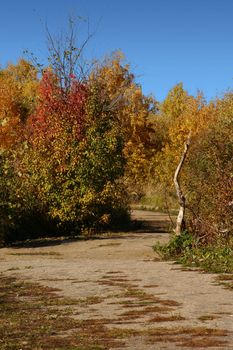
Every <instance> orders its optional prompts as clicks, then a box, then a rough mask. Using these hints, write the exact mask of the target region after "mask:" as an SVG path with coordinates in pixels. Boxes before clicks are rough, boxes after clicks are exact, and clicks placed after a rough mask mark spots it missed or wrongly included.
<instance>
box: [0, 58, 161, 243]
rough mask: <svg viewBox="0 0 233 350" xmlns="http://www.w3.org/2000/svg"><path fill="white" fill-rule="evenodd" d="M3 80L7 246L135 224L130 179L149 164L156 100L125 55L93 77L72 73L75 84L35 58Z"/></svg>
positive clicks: (3, 233) (3, 187) (0, 208)
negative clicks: (39, 66) (39, 69)
mask: <svg viewBox="0 0 233 350" xmlns="http://www.w3.org/2000/svg"><path fill="white" fill-rule="evenodd" d="M0 84H1V89H2V91H4V94H3V95H2V100H1V101H0V105H1V154H0V156H1V169H0V170H1V173H0V175H1V185H0V186H1V198H0V201H1V202H0V211H1V219H0V220H1V238H2V240H3V241H5V242H10V241H13V240H21V239H26V238H35V237H38V236H39V237H40V236H44V235H49V234H52V235H54V234H68V235H71V234H78V233H80V232H84V233H87V234H90V233H91V232H93V231H96V230H100V229H106V228H119V227H124V225H127V224H128V222H129V195H128V192H127V186H128V183H130V181H131V182H132V183H135V181H136V179H137V178H143V176H145V173H146V166H145V163H148V164H149V153H150V151H148V149H147V148H146V146H147V145H148V143H149V142H150V141H149V140H150V135H149V130H150V129H151V127H150V123H149V122H148V120H147V119H148V115H149V114H150V113H151V110H152V103H154V101H152V100H151V99H149V98H146V97H145V96H144V95H143V94H142V91H141V88H140V87H139V86H138V85H136V84H135V82H134V77H133V75H132V74H131V73H130V71H129V66H127V65H125V66H124V65H123V64H121V58H120V56H119V55H114V56H113V58H112V59H109V60H107V61H105V62H104V63H103V64H102V65H98V66H96V67H94V69H93V70H92V72H91V74H90V75H89V76H88V77H87V79H86V80H85V81H84V80H80V79H77V78H76V77H75V75H74V74H72V76H71V77H70V85H69V87H68V88H67V86H65V87H63V86H61V84H60V80H59V77H58V76H57V75H56V74H55V72H54V71H53V69H52V68H48V69H46V70H44V72H43V75H42V76H41V77H40V78H38V77H37V76H36V74H35V69H34V68H33V66H31V65H30V64H29V63H28V62H26V61H20V62H19V63H18V65H16V66H9V67H7V68H6V69H5V70H2V71H1V75H0ZM30 93H31V96H30ZM148 164H147V166H149V165H148ZM142 169H143V174H140V172H141V173H142ZM129 172H130V173H131V174H130V176H129ZM126 178H127V181H126ZM129 178H130V180H129ZM126 182H127V184H126ZM128 187H129V186H128Z"/></svg>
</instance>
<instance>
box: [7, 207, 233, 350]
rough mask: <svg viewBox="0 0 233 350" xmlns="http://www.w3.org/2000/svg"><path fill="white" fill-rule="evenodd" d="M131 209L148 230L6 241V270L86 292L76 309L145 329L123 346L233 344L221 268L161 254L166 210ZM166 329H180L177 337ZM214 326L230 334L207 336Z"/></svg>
mask: <svg viewBox="0 0 233 350" xmlns="http://www.w3.org/2000/svg"><path fill="white" fill-rule="evenodd" d="M132 216H133V218H134V219H138V220H144V221H145V222H146V223H147V227H146V229H144V230H140V231H137V232H127V233H121V234H112V235H109V236H107V237H103V238H102V239H95V240H88V241H71V240H64V241H55V242H48V243H47V244H46V245H44V246H40V245H39V244H38V245H36V244H35V245H34V246H33V247H32V246H29V247H14V248H3V249H1V250H0V262H1V264H0V272H2V273H3V274H4V275H6V276H16V277H17V278H19V279H22V280H29V281H31V282H37V283H40V284H42V285H45V286H49V287H54V288H58V289H59V290H60V295H63V296H66V297H72V298H76V299H79V300H81V299H82V298H83V300H86V302H85V303H84V305H83V306H79V307H78V309H77V308H76V309H75V312H74V317H77V318H79V319H90V320H92V319H95V320H97V319H98V320H102V319H108V320H109V322H108V327H110V328H111V327H114V328H116V327H117V328H119V329H125V330H127V329H134V330H140V331H142V332H144V335H142V336H140V337H139V336H134V337H129V338H128V339H127V343H126V346H125V347H124V349H125V350H129V349H136V350H137V349H138V350H144V349H145V350H152V349H153V350H154V349H191V348H195V349H204V348H205V349H206V348H208V349H209V348H211V349H233V336H232V334H233V333H232V332H233V292H232V291H230V290H227V289H224V288H223V287H222V286H220V285H218V284H217V283H216V281H215V279H216V275H212V274H207V273H202V272H200V271H197V270H195V271H184V270H183V269H182V268H181V267H180V266H179V265H175V264H173V263H171V262H160V261H158V259H157V257H156V255H155V253H154V252H153V250H152V246H153V245H154V244H155V243H156V242H158V241H159V242H166V241H167V240H168V238H169V236H168V234H167V233H166V224H167V223H168V222H169V220H168V218H167V216H166V215H164V214H159V213H153V212H145V211H140V210H134V211H133V212H132ZM74 308H75V307H74ZM156 308H157V309H156ZM153 329H157V330H158V329H161V339H160V340H158V341H157V342H156V344H154V343H153V342H152V341H149V340H148V334H149V333H150V331H151V330H153ZM168 329H169V330H171V331H174V330H176V334H175V335H174V337H173V338H171V337H169V336H168ZM208 329H212V330H213V329H214V330H216V329H217V330H226V331H228V334H227V335H224V336H218V334H217V333H216V336H212V335H211V336H209V333H208ZM198 330H199V331H198ZM195 332H196V333H198V332H199V333H198V335H197V334H196V335H195ZM146 337H147V338H146ZM181 338H182V339H181ZM146 339H147V340H146ZM184 339H186V341H184ZM222 341H227V343H222ZM122 349H123V348H122Z"/></svg>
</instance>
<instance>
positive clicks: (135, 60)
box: [0, 0, 233, 100]
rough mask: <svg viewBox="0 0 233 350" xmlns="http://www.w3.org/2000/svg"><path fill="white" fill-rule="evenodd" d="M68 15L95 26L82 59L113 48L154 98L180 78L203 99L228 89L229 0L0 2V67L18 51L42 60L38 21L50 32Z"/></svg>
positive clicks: (231, 79)
mask: <svg viewBox="0 0 233 350" xmlns="http://www.w3.org/2000/svg"><path fill="white" fill-rule="evenodd" d="M70 14H71V15H73V16H74V15H77V16H78V15H80V16H83V17H86V18H87V17H88V18H89V22H90V28H91V31H96V34H95V36H94V38H93V39H92V40H91V41H90V43H89V48H88V51H87V55H88V57H90V58H91V57H92V58H94V57H96V58H103V57H104V56H106V55H107V54H110V53H111V52H113V51H114V50H118V49H121V50H122V51H123V52H124V54H125V56H126V59H127V62H129V63H130V64H131V67H132V71H133V73H134V74H135V75H136V80H137V81H138V82H139V83H141V85H142V87H143V91H144V92H145V93H146V94H149V93H152V94H153V95H154V96H155V98H157V99H158V100H162V99H163V98H164V97H165V96H166V94H167V92H168V91H169V89H171V88H172V87H173V86H174V85H175V84H176V83H178V82H180V81H182V82H183V83H184V87H185V88H186V89H187V90H188V91H189V92H190V93H191V94H195V93H196V91H197V89H200V90H202V91H203V93H204V96H205V97H206V98H207V99H208V100H209V99H211V98H214V97H215V96H216V95H221V94H222V93H223V92H224V91H226V90H227V89H232V86H233V20H232V18H233V17H232V16H233V1H232V0H154V1H153V0H143V1H141V0H140V1H139V0H134V1H133V0H117V1H116V0H37V1H35V0H7V1H5V0H1V9H0V65H1V66H2V67H4V66H5V65H6V63H7V62H16V61H17V59H18V58H19V57H20V56H22V52H23V50H24V49H29V50H31V51H33V52H34V53H35V54H36V55H37V56H38V57H39V58H43V57H46V39H45V31H44V25H43V23H45V22H47V24H48V26H49V28H50V31H51V32H52V33H58V32H59V31H60V30H61V29H62V28H64V27H65V24H66V23H67V18H68V16H69V15H70ZM83 29H84V28H83Z"/></svg>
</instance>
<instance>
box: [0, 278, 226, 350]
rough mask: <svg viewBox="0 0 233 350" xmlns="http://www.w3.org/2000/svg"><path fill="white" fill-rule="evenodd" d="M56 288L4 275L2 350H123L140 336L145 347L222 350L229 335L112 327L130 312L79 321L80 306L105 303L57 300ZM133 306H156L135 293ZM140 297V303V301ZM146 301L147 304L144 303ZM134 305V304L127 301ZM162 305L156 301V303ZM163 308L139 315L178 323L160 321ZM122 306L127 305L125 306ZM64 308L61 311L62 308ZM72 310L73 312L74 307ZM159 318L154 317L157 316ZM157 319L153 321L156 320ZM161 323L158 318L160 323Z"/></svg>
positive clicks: (130, 317)
mask: <svg viewBox="0 0 233 350" xmlns="http://www.w3.org/2000/svg"><path fill="white" fill-rule="evenodd" d="M57 292H58V290H57V289H52V288H48V287H43V286H40V285H38V284H31V283H23V282H18V281H17V280H16V279H15V278H9V277H3V276H2V275H1V276H0V312H1V319H0V349H4V350H16V349H17V350H18V349H23V350H31V349H42V350H44V349H46V350H51V349H57V350H62V349H66V350H71V349H78V350H107V349H110V348H111V349H114V348H119V347H120V348H123V347H124V345H126V344H127V339H128V338H131V337H140V338H141V339H142V340H144V342H145V343H150V344H156V346H157V344H159V342H172V343H173V344H178V345H180V346H186V347H187V346H188V347H190V348H195V347H196V348H198V347H211V346H223V345H225V344H226V342H225V339H220V338H221V337H224V336H226V335H227V332H226V331H224V330H215V329H208V328H205V327H202V328H182V327H178V328H177V327H174V328H172V329H170V328H161V327H158V328H149V329H139V330H136V329H135V328H134V329H130V328H129V329H127V328H125V327H124V328H119V327H120V326H119V327H118V328H114V327H113V325H114V324H117V323H118V324H119V325H120V324H122V323H123V324H124V325H126V324H127V323H131V322H132V321H133V320H134V317H135V316H137V314H136V312H134V311H133V310H129V313H128V314H127V313H125V315H123V318H124V317H126V319H124V320H122V315H120V317H119V318H116V319H109V318H95V319H88V320H77V318H76V319H74V318H73V317H72V316H73V314H74V311H75V307H76V306H78V307H79V306H86V307H87V308H88V307H89V306H91V305H93V304H96V303H101V302H102V300H103V299H102V298H99V297H90V298H84V299H81V300H75V299H71V298H63V297H59V296H58V295H57V294H56V293H57ZM133 294H134V298H133V300H131V301H133V303H132V304H131V306H135V305H136V304H137V303H139V304H140V303H146V302H147V301H149V302H152V300H151V298H152V297H151V295H147V294H146V293H141V292H140V290H136V291H135V290H134V291H133ZM136 295H137V296H138V298H136ZM146 297H148V298H149V300H147V301H146V300H144V299H145V298H146ZM128 302H129V303H130V300H128ZM156 303H158V300H157V301H156ZM167 304H169V305H166V301H165V305H163V304H159V303H158V305H150V306H146V307H145V305H148V304H143V306H144V308H143V309H142V310H140V309H139V310H138V311H137V312H139V314H140V315H144V314H146V315H148V316H152V319H151V322H167V321H177V320H179V319H180V318H181V317H180V316H179V315H174V314H173V315H171V316H169V315H166V316H161V315H160V313H162V310H161V309H160V308H161V307H163V308H167V309H168V310H170V309H171V306H170V304H172V307H174V305H173V303H171V301H167ZM122 305H124V304H122ZM60 306H63V307H60ZM71 306H72V307H71ZM154 312H156V315H154V316H153V313H154ZM153 317H154V321H153ZM159 318H160V319H159Z"/></svg>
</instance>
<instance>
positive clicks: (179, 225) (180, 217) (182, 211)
mask: <svg viewBox="0 0 233 350" xmlns="http://www.w3.org/2000/svg"><path fill="white" fill-rule="evenodd" d="M190 139H191V131H190V132H189V135H188V138H187V140H186V142H185V144H184V151H183V154H182V156H181V159H180V162H179V164H178V166H177V168H176V171H175V174H174V178H173V181H174V184H175V188H176V194H177V197H178V200H179V204H180V210H179V214H178V216H177V220H176V228H175V234H176V235H177V236H179V235H180V234H181V232H182V231H183V230H184V228H185V221H184V218H185V202H186V199H185V196H184V194H183V192H182V190H181V188H180V183H179V175H180V172H181V169H182V167H183V165H184V162H185V159H186V156H187V153H188V149H189V145H190Z"/></svg>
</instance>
